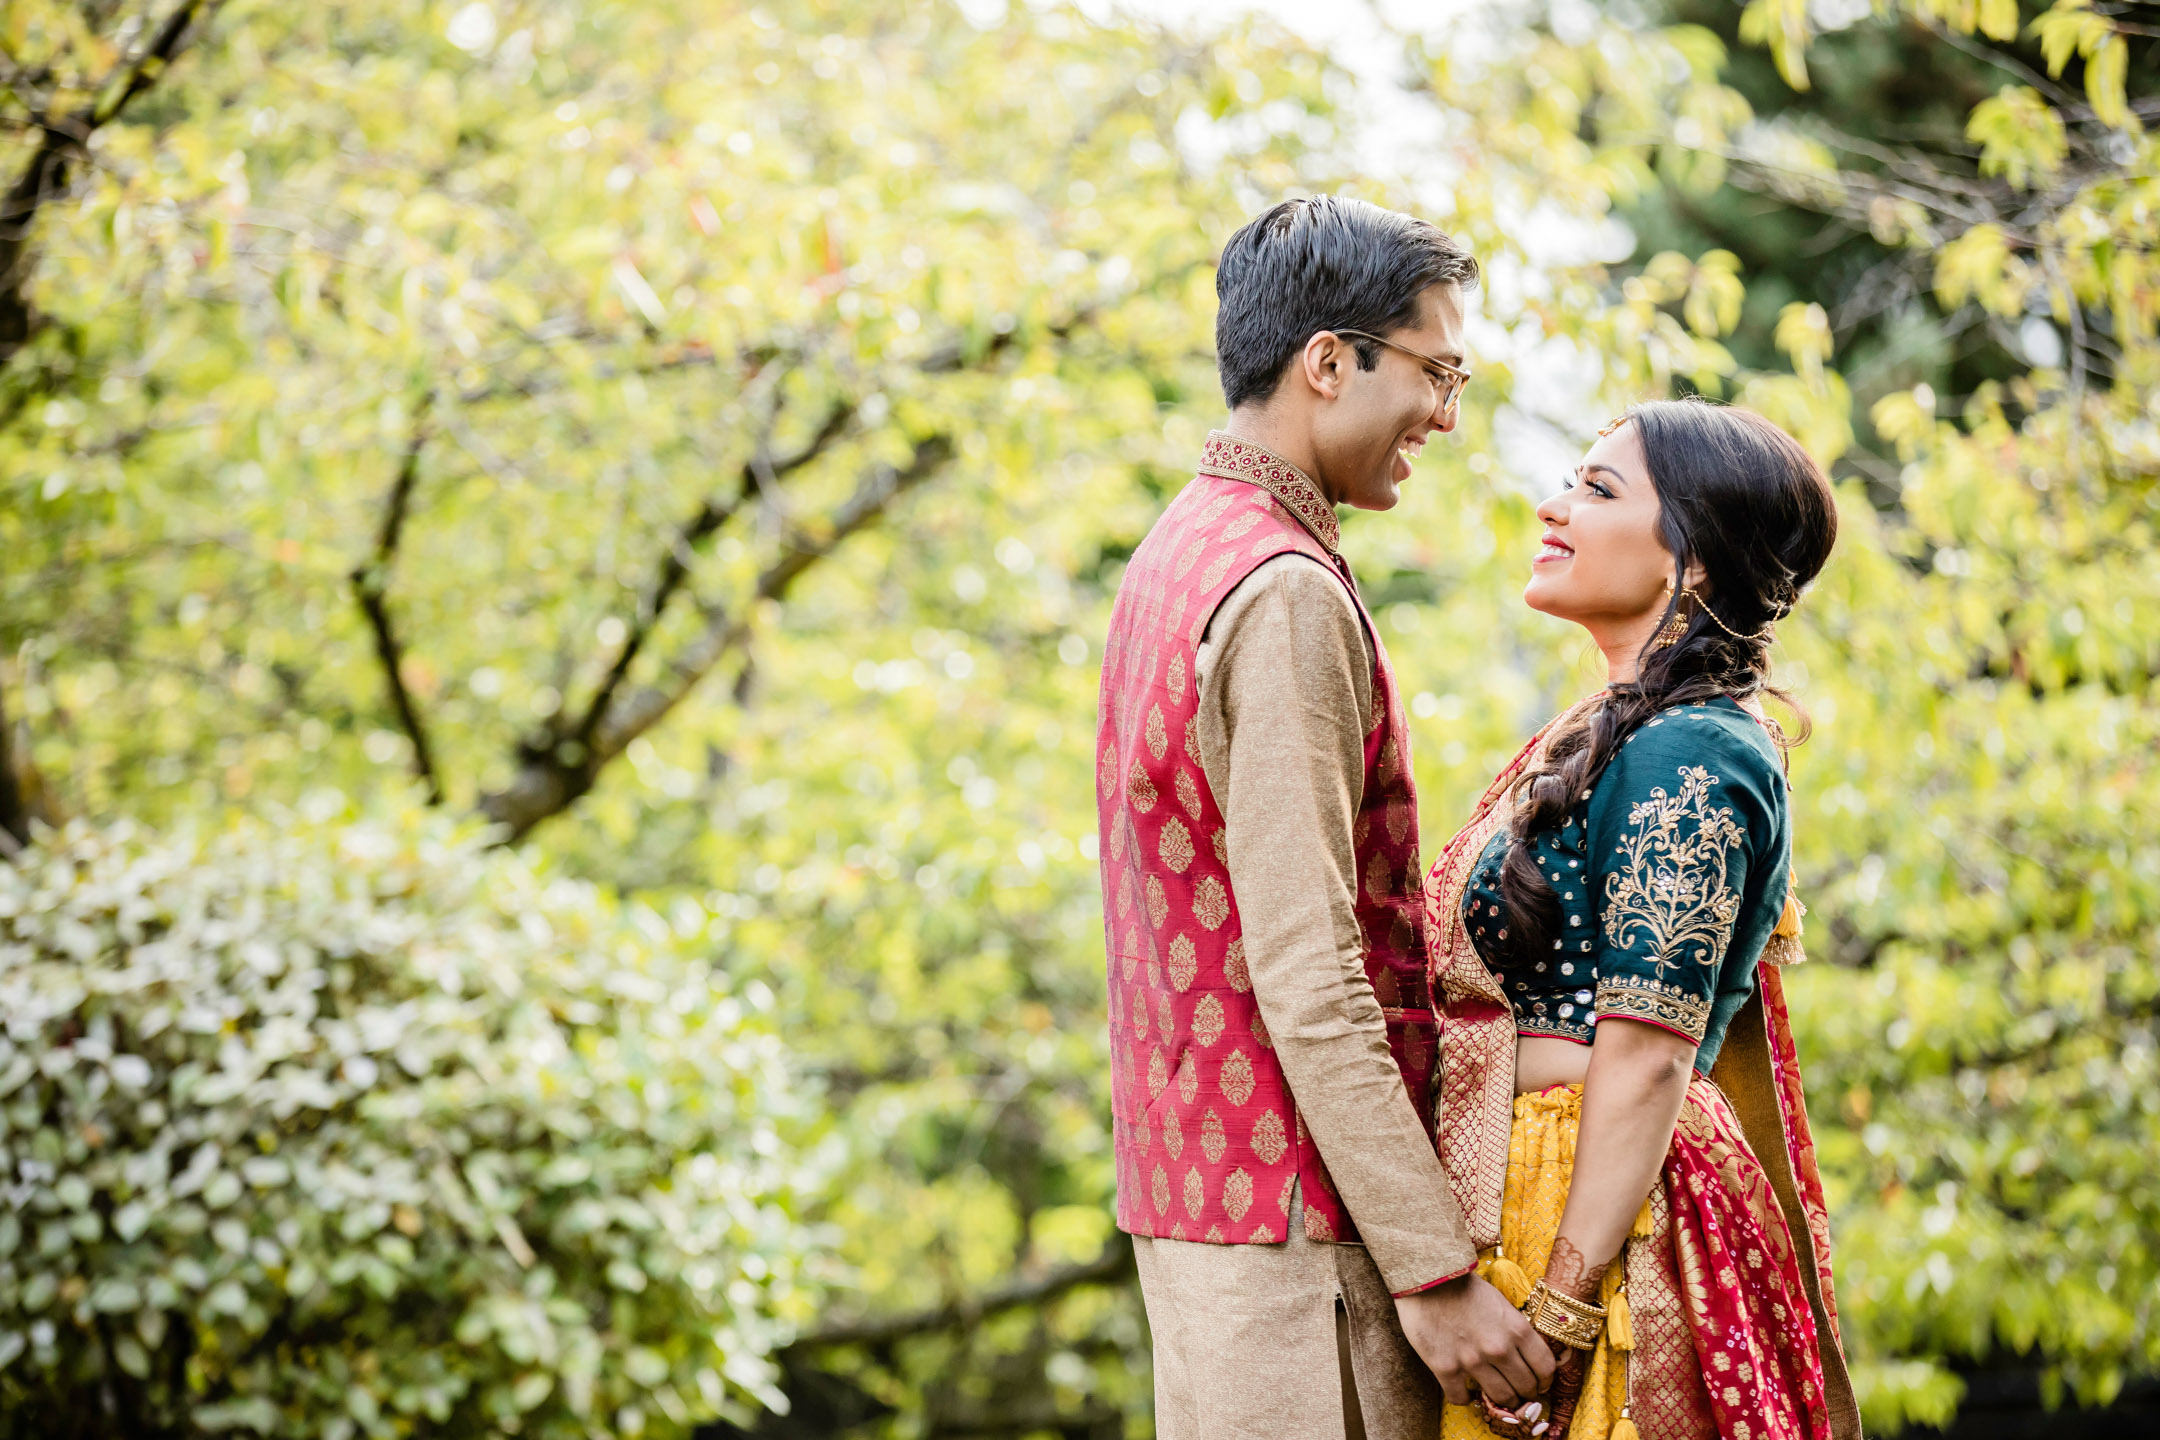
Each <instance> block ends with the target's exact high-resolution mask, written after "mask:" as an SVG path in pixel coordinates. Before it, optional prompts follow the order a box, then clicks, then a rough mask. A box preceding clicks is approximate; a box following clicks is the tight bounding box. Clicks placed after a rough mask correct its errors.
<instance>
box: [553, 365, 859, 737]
mask: <svg viewBox="0 0 2160 1440" xmlns="http://www.w3.org/2000/svg"><path fill="white" fill-rule="evenodd" d="M854 416H855V405H854V402H852V401H846V400H843V401H841V402H840V403H839V404H837V405H835V406H833V408H832V411H831V413H830V414H828V415H827V416H826V417H825V423H823V424H822V425H820V426H818V429H817V433H816V434H815V435H812V436H811V437H810V439H809V440H808V441H807V442H805V443H804V445H803V447H802V448H801V449H800V450H797V451H796V452H795V453H794V454H792V455H788V456H785V457H783V458H781V459H778V460H764V461H762V462H761V461H759V460H751V461H748V462H745V463H744V465H743V468H742V473H741V476H740V479H739V482H738V483H737V485H736V487H735V493H734V494H733V495H729V496H726V497H722V496H718V495H715V496H712V497H710V498H708V499H707V500H706V501H705V502H704V503H703V504H702V505H700V506H698V509H697V513H696V514H695V515H692V516H691V517H690V518H689V520H687V521H686V522H684V524H683V526H682V528H681V529H679V530H678V531H676V534H675V541H674V543H673V544H672V545H670V546H669V547H668V552H667V558H666V559H664V560H663V561H661V563H660V570H659V573H658V574H657V575H656V576H655V577H654V579H653V583H652V587H651V589H650V590H648V591H647V592H646V598H645V601H644V603H643V604H642V605H640V606H639V607H638V616H637V620H636V622H635V623H634V624H632V626H631V627H630V633H629V635H628V636H627V637H626V638H625V639H624V641H623V643H622V649H621V651H620V652H619V653H618V654H617V655H616V656H615V663H614V664H613V665H611V666H610V667H609V668H608V673H607V678H606V679H604V680H602V681H601V682H600V688H599V689H598V690H596V691H594V692H593V698H592V703H591V704H589V705H587V706H586V707H585V714H584V716H583V718H582V719H580V720H579V721H578V723H577V725H576V726H575V727H573V732H572V733H573V734H575V736H576V737H577V740H578V743H579V744H581V745H584V746H587V747H588V748H589V747H590V746H591V745H592V743H593V738H594V736H595V735H596V734H597V733H598V731H599V729H600V725H601V722H602V721H604V720H605V719H606V718H607V713H608V711H609V709H610V708H611V707H612V706H613V705H614V703H615V696H616V693H617V692H618V691H619V690H621V689H622V686H623V682H624V681H625V680H627V679H628V678H629V675H630V667H631V665H632V664H634V663H635V662H636V660H637V657H638V655H639V653H640V652H642V651H643V650H644V648H645V644H646V642H647V641H648V640H650V639H651V638H652V633H653V630H654V629H655V628H656V627H657V626H658V625H659V623H660V621H661V618H662V617H663V616H664V615H665V614H666V613H667V608H668V604H669V602H670V601H672V600H673V599H674V598H675V596H676V593H677V592H678V591H680V590H681V589H682V587H683V584H684V582H685V581H687V580H688V579H689V576H690V562H691V560H692V559H693V558H694V557H695V556H696V554H697V548H698V547H699V546H700V545H702V544H704V543H705V541H706V540H708V539H710V538H711V537H712V535H713V533H714V532H715V531H717V530H718V529H719V528H720V527H721V526H723V525H725V524H727V522H728V521H729V520H731V519H733V518H734V516H735V513H736V512H737V511H738V510H740V509H741V508H742V505H743V502H744V501H746V500H748V499H749V498H750V496H751V495H752V494H753V493H754V492H755V491H756V490H758V489H759V488H760V485H761V482H763V481H767V480H770V481H778V480H780V479H783V478H785V477H786V476H788V475H791V474H793V473H794V472H795V471H797V470H800V469H801V468H802V467H803V466H805V465H808V464H809V463H810V462H811V461H813V460H815V459H817V458H818V457H819V456H820V455H822V454H824V453H825V451H826V449H827V448H828V447H830V446H831V445H832V443H833V442H834V441H835V440H837V439H839V438H840V435H841V432H843V431H844V430H846V429H847V426H848V422H849V421H850V420H852V419H853V418H854ZM762 449H763V447H762V446H761V447H760V452H761V453H762ZM761 464H762V467H763V470H764V474H763V475H760V474H759V468H760V465H761Z"/></svg>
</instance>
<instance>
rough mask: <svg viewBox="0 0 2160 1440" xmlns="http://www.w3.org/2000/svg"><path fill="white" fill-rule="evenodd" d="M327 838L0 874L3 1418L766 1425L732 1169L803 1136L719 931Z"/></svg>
mask: <svg viewBox="0 0 2160 1440" xmlns="http://www.w3.org/2000/svg"><path fill="white" fill-rule="evenodd" d="M327 808H329V807H328V806H327V805H326V804H325V803H324V802H321V801H318V802H316V803H315V805H314V807H313V813H314V814H315V816H316V818H314V819H303V818H301V817H298V816H292V815H286V816H283V817H280V823H279V824H278V825H277V826H276V828H274V829H273V828H271V827H269V826H266V825H263V824H259V823H244V824H241V825H238V826H236V827H234V828H233V829H231V830H229V831H226V832H225V833H222V834H219V835H216V836H214V837H211V838H209V839H207V840H198V839H191V838H186V837H175V838H170V839H167V838H159V837H153V836H150V835H148V834H145V833H143V832H140V831H138V830H134V829H132V828H130V827H128V826H125V825H123V826H119V827H115V828H112V829H108V830H98V829H94V828H92V827H89V826H83V825H78V826H76V827H74V828H72V829H70V830H69V831H68V832H67V833H65V834H62V835H55V836H53V837H51V838H50V840H49V841H48V842H47V843H46V844H45V845H44V846H43V847H41V848H40V849H39V850H38V851H36V852H34V854H33V856H32V857H31V859H30V860H29V862H28V863H27V864H25V865H24V866H22V867H20V868H16V867H6V866H0V1013H4V1014H5V1016H6V1021H5V1034H4V1037H0V1063H4V1064H6V1066H7V1067H8V1070H9V1072H10V1073H14V1072H15V1071H16V1069H17V1067H16V1065H15V1063H14V1062H16V1061H18V1060H20V1059H23V1058H30V1059H33V1060H34V1061H35V1063H36V1073H35V1074H34V1075H32V1076H25V1077H22V1078H19V1079H18V1080H17V1081H16V1083H15V1084H14V1085H12V1086H11V1087H9V1088H8V1093H7V1094H6V1095H5V1096H4V1097H0V1156H5V1157H6V1158H7V1160H8V1165H9V1168H10V1170H11V1171H17V1170H19V1171H20V1173H22V1174H23V1175H25V1176H27V1177H31V1188H30V1190H29V1191H28V1192H27V1194H26V1195H25V1196H24V1197H23V1198H22V1200H21V1201H20V1202H19V1203H18V1204H16V1205H15V1206H14V1207H13V1209H12V1211H11V1213H10V1215H9V1217H8V1220H9V1225H8V1227H7V1232H6V1233H5V1234H4V1235H0V1239H5V1240H6V1241H7V1244H6V1246H5V1247H4V1248H5V1254H4V1255H0V1355H4V1356H5V1360H4V1361H0V1404H5V1406H6V1408H7V1409H8V1410H9V1411H10V1413H12V1414H14V1415H17V1416H18V1417H29V1416H45V1417H48V1418H49V1419H50V1420H52V1421H53V1422H54V1423H58V1422H59V1421H60V1420H61V1418H62V1417H65V1416H68V1415H71V1414H78V1413H80V1412H81V1407H83V1406H86V1405H90V1406H94V1405H96V1404H98V1403H99V1402H98V1401H97V1400H95V1399H93V1398H89V1397H90V1393H91V1392H92V1391H94V1390H96V1389H97V1387H100V1386H104V1387H114V1386H117V1387H120V1389H121V1391H122V1392H124V1393H125V1394H127V1395H128V1396H129V1399H128V1402H127V1403H128V1404H129V1405H130V1406H131V1407H132V1408H135V1409H138V1410H140V1411H142V1412H143V1413H145V1414H147V1415H150V1416H155V1417H160V1418H161V1423H172V1424H179V1425H182V1426H185V1427H191V1428H192V1429H194V1430H200V1431H212V1432H215V1431H220V1430H228V1429H235V1430H245V1431H250V1432H253V1433H256V1434H262V1435H293V1436H301V1435H308V1436H313V1435H320V1434H328V1433H347V1434H351V1433H363V1434H384V1435H387V1434H392V1433H397V1432H398V1431H400V1430H403V1429H406V1428H409V1427H411V1426H412V1425H414V1424H416V1423H421V1422H427V1423H432V1424H436V1425H449V1426H451V1427H452V1428H455V1429H459V1430H462V1431H466V1432H469V1433H482V1432H487V1433H500V1432H499V1431H497V1430H496V1429H494V1427H496V1426H497V1425H499V1424H500V1423H502V1422H506V1421H507V1420H508V1419H509V1418H510V1417H512V1416H522V1417H523V1418H522V1420H521V1421H520V1425H521V1427H522V1429H521V1433H525V1434H541V1435H556V1434H560V1435H566V1436H567V1435H582V1434H584V1433H586V1430H587V1428H588V1426H589V1425H590V1424H591V1423H593V1422H594V1421H595V1420H596V1419H597V1418H598V1417H601V1416H605V1415H608V1414H612V1413H613V1412H615V1411H616V1410H617V1409H618V1408H620V1407H624V1406H630V1405H636V1406H649V1407H651V1408H653V1409H654V1410H655V1411H656V1412H658V1414H659V1415H662V1416H669V1417H672V1418H673V1420H674V1422H675V1423H676V1424H677V1425H678V1426H680V1425H684V1424H687V1423H688V1422H689V1421H690V1420H691V1419H693V1418H695V1417H697V1416H709V1415H712V1414H714V1413H716V1411H719V1410H722V1409H725V1408H727V1407H728V1406H730V1405H740V1404H742V1403H745V1402H749V1403H768V1402H770V1401H772V1399H773V1397H774V1393H775V1392H774V1391H773V1388H772V1379H773V1373H774V1372H773V1371H772V1369H771V1367H770V1366H769V1365H768V1364H766V1363H765V1360H764V1357H765V1356H766V1355H767V1354H768V1353H769V1351H770V1350H771V1348H772V1346H773V1345H774V1343H775V1342H776V1340H777V1339H778V1338H779V1337H780V1335H781V1334H782V1333H783V1331H782V1326H783V1325H784V1324H785V1323H786V1322H785V1319H784V1318H783V1317H787V1316H791V1315H792V1316H799V1315H800V1314H801V1307H802V1305H803V1303H804V1297H803V1296H802V1295H801V1294H800V1292H799V1291H798V1290H797V1288H796V1287H797V1278H796V1277H797V1275H798V1273H799V1269H800V1266H801V1263H802V1255H803V1251H804V1247H805V1245H806V1243H807V1240H808V1234H807V1232H806V1231H804V1230H802V1229H801V1228H799V1227H798V1225H797V1224H796V1222H795V1220H794V1218H793V1215H792V1213H791V1207H792V1206H793V1205H794V1204H795V1203H796V1198H797V1197H796V1194H795V1191H794V1186H795V1183H796V1179H797V1173H798V1172H796V1171H795V1170H794V1168H793V1167H792V1166H791V1165H790V1164H788V1163H787V1162H786V1161H785V1160H783V1159H781V1158H780V1157H778V1156H777V1155H776V1154H775V1152H774V1147H772V1146H770V1145H769V1144H767V1143H765V1142H763V1141H762V1140H761V1139H760V1137H761V1136H767V1135H770V1134H771V1133H772V1130H773V1127H774V1126H775V1125H778V1124H786V1123H793V1122H794V1120H795V1119H796V1118H797V1117H798V1116H799V1113H800V1112H799V1109H798V1103H799V1102H798V1101H797V1100H796V1099H795V1096H794V1092H793V1090H792V1088H791V1086H792V1082H791V1080H790V1078H789V1076H788V1073H787V1071H786V1070H785V1069H784V1068H783V1067H782V1064H781V1060H780V1049H779V1045H778V1042H777V1039H776V1037H775V1036H774V1035H773V1034H772V1033H771V1031H770V1029H769V1027H768V1025H767V1023H766V1021H765V1020H764V1019H763V1018H762V1016H761V1015H760V1014H759V1011H760V1010H761V1009H762V1007H761V1006H760V1005H759V1004H758V1003H757V1001H756V997H755V995H751V996H741V995H738V993H737V992H736V990H735V987H734V986H733V985H732V984H731V983H730V981H729V980H728V979H727V978H726V976H725V975H724V973H723V972H721V971H719V970H716V969H715V968H714V965H713V959H714V957H715V955H716V954H722V953H724V951H725V946H726V935H727V927H726V925H725V922H723V921H715V920H713V919H712V918H711V917H707V916H704V915H702V914H698V915H692V914H691V913H690V912H689V911H688V910H680V911H679V912H678V913H677V914H676V915H675V916H674V917H673V918H672V919H671V920H669V921H667V922H665V923H661V924H658V925H655V924H653V923H651V921H650V919H649V918H648V916H647V915H646V914H644V913H641V912H640V911H638V910H637V909H636V908H635V907H622V906H619V905H616V904H614V903H612V902H610V901H609V900H607V899H606V898H605V897H603V896H602V895H601V894H600V893H599V892H597V891H595V890H594V889H593V888H592V887H590V886H588V885H580V884H578V883H576V882H573V881H570V880H568V879H566V878H564V877H560V876H556V875H551V874H548V873H546V872H544V871H540V870H536V869H534V868H533V867H532V866H531V865H530V864H529V863H527V862H524V861H521V860H518V859H516V858H513V857H511V856H508V855H506V854H502V853H499V852H498V853H494V854H490V853H488V852H486V851H484V850H482V849H481V848H479V845H478V843H477V837H475V836H473V835H471V834H469V833H467V834H460V833H457V832H456V831H454V830H453V829H452V828H451V827H449V826H448V825H446V824H445V823H443V822H441V821H439V820H431V819H423V818H421V817H418V816H414V815H409V814H408V815H401V816H396V817H393V818H392V819H390V820H389V821H388V822H386V823H358V822H349V821H344V820H342V819H339V818H337V817H333V816H327V815H324V814H323V811H324V810H325V809H327ZM85 937H88V938H87V941H86V940H85ZM745 999H749V1000H750V1001H751V1003H750V1004H748V1005H746V1004H744V1003H743V1002H744V1000H745ZM676 1096H681V1097H686V1101H687V1103H677V1102H676V1101H675V1100H674V1099H673V1098H672V1097H676ZM688 1097H694V1099H689V1098H688ZM43 1157H50V1158H49V1159H48V1158H43ZM18 1216H21V1217H25V1218H35V1217H42V1218H36V1223H37V1225H38V1233H39V1235H40V1239H39V1241H38V1243H37V1245H36V1246H35V1249H34V1251H33V1250H32V1249H30V1248H28V1247H26V1246H24V1245H23V1244H22V1239H24V1238H27V1232H25V1231H24V1230H22V1229H21V1228H20V1224H19V1222H18V1220H17V1217H18ZM103 1217H110V1221H109V1224H108V1223H99V1222H100V1221H101V1219H103ZM527 1237H530V1238H529V1240H528V1238H527ZM632 1276H634V1277H635V1279H634V1282H633V1281H632V1280H631V1279H630V1278H629V1277H632ZM325 1345H328V1346H330V1347H332V1348H331V1349H330V1350H329V1351H328V1359H327V1361H326V1362H325V1361H323V1360H321V1359H316V1358H310V1357H316V1356H320V1355H322V1354H323V1350H322V1347H324V1346H325ZM341 1427H343V1428H342V1429H341ZM354 1427H357V1431H356V1430H355V1428H354Z"/></svg>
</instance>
